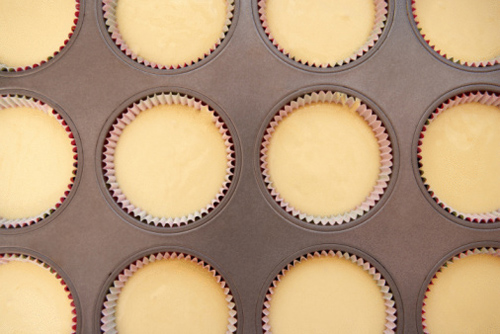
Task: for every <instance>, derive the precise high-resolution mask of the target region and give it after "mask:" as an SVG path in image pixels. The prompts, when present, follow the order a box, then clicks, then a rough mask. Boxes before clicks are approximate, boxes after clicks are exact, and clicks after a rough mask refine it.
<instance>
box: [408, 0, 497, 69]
mask: <svg viewBox="0 0 500 334" xmlns="http://www.w3.org/2000/svg"><path fill="white" fill-rule="evenodd" d="M414 4H415V0H406V11H407V14H408V19H409V21H410V25H411V27H412V30H413V32H414V34H415V36H416V37H417V39H418V40H419V42H420V44H422V46H423V47H424V48H425V49H426V50H427V51H428V52H429V53H430V54H432V55H433V56H434V57H435V58H436V59H438V60H439V61H441V62H443V63H444V64H446V65H448V66H451V67H454V68H457V69H461V70H466V71H472V72H489V71H495V70H500V59H498V60H497V61H496V62H495V63H494V64H492V65H486V66H485V65H481V66H472V65H465V64H461V63H460V62H459V60H453V59H451V58H449V57H448V56H446V55H445V54H441V53H438V51H436V50H435V49H434V47H432V46H431V45H430V44H429V43H430V42H429V41H426V40H425V38H424V37H423V36H422V34H421V33H420V29H419V27H418V26H417V21H416V17H415V14H414Z"/></svg>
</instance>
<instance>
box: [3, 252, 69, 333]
mask: <svg viewBox="0 0 500 334" xmlns="http://www.w3.org/2000/svg"><path fill="white" fill-rule="evenodd" d="M0 300H1V301H2V302H0V314H1V321H0V333H16V334H33V333H37V334H69V333H71V332H72V328H71V327H72V326H73V317H74V315H73V314H72V311H73V307H72V306H71V299H69V294H68V292H66V291H64V286H63V285H62V284H61V281H60V280H58V279H57V278H56V277H55V275H54V274H51V273H50V271H49V270H47V269H44V268H42V267H40V266H38V265H36V264H34V263H31V262H21V261H16V260H14V261H11V262H8V263H6V264H1V265H0Z"/></svg>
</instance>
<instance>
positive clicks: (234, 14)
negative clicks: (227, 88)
mask: <svg viewBox="0 0 500 334" xmlns="http://www.w3.org/2000/svg"><path fill="white" fill-rule="evenodd" d="M113 1H114V0H98V1H96V14H97V22H98V25H99V30H100V32H101V35H102V37H103V38H104V40H105V41H106V43H107V44H108V47H109V48H110V49H111V50H112V51H113V53H114V54H115V55H116V56H117V57H118V58H120V59H121V60H122V61H124V62H125V63H127V64H128V65H130V66H132V67H134V68H137V69H139V70H141V71H145V72H148V73H153V74H180V73H186V72H189V71H191V70H194V69H197V68H199V67H202V66H204V65H205V64H207V63H209V62H211V61H212V60H213V59H214V58H216V57H217V55H218V54H219V53H221V52H222V51H223V50H224V49H225V48H226V46H227V44H228V43H229V41H230V40H231V37H232V35H233V33H234V30H235V28H236V25H237V22H238V17H239V11H240V1H241V0H228V1H232V2H230V4H231V6H232V10H230V13H231V16H228V20H229V21H230V23H229V24H227V25H226V27H227V31H224V38H223V39H221V40H220V41H219V43H217V46H216V47H215V49H211V50H209V52H208V53H207V54H206V55H205V57H203V58H202V59H199V60H197V61H193V62H192V63H191V64H182V65H180V64H179V65H177V66H163V65H160V64H156V63H153V62H149V61H147V60H145V59H142V57H141V58H140V59H139V58H138V56H137V55H135V54H132V51H131V50H129V49H128V48H127V46H126V45H125V44H124V42H123V41H121V37H120V34H119V32H109V29H110V26H109V25H108V23H107V21H108V17H106V16H108V14H106V11H108V10H110V9H111V7H110V5H109V4H110V3H111V2H113ZM113 11H114V10H113ZM113 15H114V14H113ZM113 22H114V21H113ZM117 39H119V40H120V45H118V44H117V43H116V41H117Z"/></svg>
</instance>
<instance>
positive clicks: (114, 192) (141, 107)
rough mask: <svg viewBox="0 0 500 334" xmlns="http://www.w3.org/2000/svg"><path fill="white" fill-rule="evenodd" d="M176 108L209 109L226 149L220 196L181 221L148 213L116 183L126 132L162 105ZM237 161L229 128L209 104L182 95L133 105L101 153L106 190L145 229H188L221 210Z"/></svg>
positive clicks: (156, 97)
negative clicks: (116, 163)
mask: <svg viewBox="0 0 500 334" xmlns="http://www.w3.org/2000/svg"><path fill="white" fill-rule="evenodd" d="M175 104H178V105H183V106H189V107H192V108H195V109H196V110H202V109H206V110H207V111H208V112H210V113H211V114H212V121H213V123H214V125H215V127H217V129H218V130H219V133H220V134H221V136H222V139H223V140H224V144H225V146H226V153H227V154H226V158H227V165H226V176H225V179H224V183H223V184H222V186H221V188H220V189H219V192H218V193H217V194H216V195H215V196H214V198H213V199H212V201H211V202H210V203H209V204H207V205H206V206H205V207H204V208H200V209H199V210H197V211H195V212H193V213H191V214H189V215H185V216H182V217H156V216H153V215H151V214H149V213H147V212H146V211H145V210H144V209H142V208H140V207H138V206H135V205H134V204H132V203H131V202H130V201H129V200H128V199H127V196H126V195H125V194H124V193H123V191H122V190H121V188H120V186H119V184H118V182H117V180H116V175H115V174H116V173H115V166H114V154H115V149H116V146H117V143H118V140H119V139H120V135H121V134H122V132H123V130H124V129H125V127H126V126H127V125H128V124H130V123H131V122H133V121H134V119H135V118H136V117H137V116H138V115H139V114H140V113H141V112H142V111H145V110H148V109H151V108H153V107H156V106H160V105H175ZM235 160H236V158H235V144H234V141H233V137H232V135H231V133H230V131H229V127H228V126H227V125H226V123H225V122H224V121H223V120H222V118H221V117H220V115H219V114H218V113H217V112H216V111H215V110H214V109H213V108H212V107H211V106H210V105H209V104H207V103H205V102H203V101H202V100H200V99H197V98H195V97H191V96H189V95H186V94H183V93H173V92H170V93H156V94H152V95H150V96H147V97H145V98H142V99H140V100H139V101H136V102H134V103H133V104H132V105H130V106H128V107H127V108H126V109H125V110H124V111H123V112H122V113H121V114H119V116H118V117H117V118H116V119H115V121H114V122H113V124H112V125H111V128H110V129H109V130H108V132H107V135H106V138H105V141H104V148H103V151H102V171H103V175H104V182H105V184H106V187H107V190H108V192H109V194H110V195H111V197H112V198H113V200H114V202H115V203H116V204H118V206H119V207H120V209H121V210H122V211H124V212H125V213H126V214H128V215H129V216H132V217H133V218H135V220H136V221H139V222H141V223H144V224H146V225H152V226H155V227H162V228H173V227H181V226H185V225H189V224H190V223H193V222H195V221H198V220H199V219H202V218H204V217H205V216H207V215H208V214H210V213H211V212H212V211H213V210H214V209H215V208H216V207H218V206H219V204H220V203H221V201H222V200H223V198H224V197H226V195H227V193H228V191H229V188H230V185H231V183H232V182H233V178H234V174H235Z"/></svg>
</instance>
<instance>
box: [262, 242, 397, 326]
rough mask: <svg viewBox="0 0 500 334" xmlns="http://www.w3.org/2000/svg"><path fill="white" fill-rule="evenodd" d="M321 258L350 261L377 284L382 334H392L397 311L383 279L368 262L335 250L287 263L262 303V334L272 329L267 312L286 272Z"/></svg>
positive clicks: (311, 254) (309, 255) (313, 253)
mask: <svg viewBox="0 0 500 334" xmlns="http://www.w3.org/2000/svg"><path fill="white" fill-rule="evenodd" d="M321 257H332V258H335V257H336V258H339V259H341V258H344V259H346V260H348V261H351V262H352V263H353V264H355V265H357V266H358V267H360V268H362V269H363V270H364V271H365V272H366V273H368V274H369V275H370V276H371V277H372V278H373V280H374V281H375V282H376V283H377V286H378V287H379V288H380V292H381V293H382V297H383V299H384V303H385V313H386V322H385V330H384V332H383V333H384V334H393V333H395V332H396V327H397V324H396V321H397V310H396V307H395V304H396V302H395V300H394V295H393V293H392V292H391V288H390V287H389V285H388V284H387V282H386V280H385V279H384V277H383V276H382V275H381V274H380V273H379V272H378V271H377V269H376V268H375V267H373V266H372V265H371V264H370V263H369V262H368V261H366V260H364V259H363V258H361V257H359V256H356V255H351V254H349V253H348V252H342V251H335V250H323V251H316V252H311V253H308V254H305V255H303V256H301V257H300V258H297V259H295V260H294V261H293V262H291V263H289V264H288V265H287V266H286V267H285V268H283V269H282V270H281V271H280V273H279V274H278V275H277V276H276V278H275V279H274V280H273V282H272V283H271V286H270V287H269V289H268V290H267V292H266V298H265V301H264V307H263V310H262V323H263V325H262V329H263V331H264V334H272V328H271V325H270V324H269V312H270V307H271V300H272V298H273V295H274V290H275V288H276V287H277V286H278V285H279V284H280V281H281V280H282V279H283V277H284V276H286V274H287V272H288V271H290V270H292V269H293V267H295V266H296V265H297V264H299V263H301V262H303V261H307V260H310V259H313V258H321Z"/></svg>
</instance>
